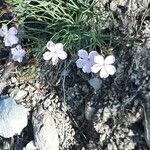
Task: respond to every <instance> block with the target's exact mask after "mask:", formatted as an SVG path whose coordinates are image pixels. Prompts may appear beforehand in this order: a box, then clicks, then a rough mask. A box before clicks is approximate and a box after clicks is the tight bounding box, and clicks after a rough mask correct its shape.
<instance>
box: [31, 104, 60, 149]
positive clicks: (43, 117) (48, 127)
mask: <svg viewBox="0 0 150 150" xmlns="http://www.w3.org/2000/svg"><path fill="white" fill-rule="evenodd" d="M32 124H33V130H34V131H33V133H34V143H35V146H36V147H37V149H40V150H59V139H58V133H57V129H56V125H55V122H54V119H53V117H52V116H51V114H50V112H49V111H48V110H44V109H43V108H42V106H39V107H36V109H35V110H34V112H33V116H32Z"/></svg>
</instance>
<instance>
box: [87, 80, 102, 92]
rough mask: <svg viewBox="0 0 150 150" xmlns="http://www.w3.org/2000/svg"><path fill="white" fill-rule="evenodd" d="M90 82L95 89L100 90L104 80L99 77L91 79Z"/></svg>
mask: <svg viewBox="0 0 150 150" xmlns="http://www.w3.org/2000/svg"><path fill="white" fill-rule="evenodd" d="M88 82H89V84H90V85H91V86H92V87H93V88H94V89H95V91H97V90H99V89H100V88H101V86H102V80H100V79H98V78H93V79H90V80H89V81H88Z"/></svg>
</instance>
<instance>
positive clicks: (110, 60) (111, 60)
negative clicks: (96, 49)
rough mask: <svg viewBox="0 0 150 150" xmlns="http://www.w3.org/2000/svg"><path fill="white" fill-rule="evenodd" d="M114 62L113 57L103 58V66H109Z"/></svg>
mask: <svg viewBox="0 0 150 150" xmlns="http://www.w3.org/2000/svg"><path fill="white" fill-rule="evenodd" d="M114 62H115V57H114V56H113V55H109V56H107V57H106V58H105V64H107V65H111V64H113V63H114Z"/></svg>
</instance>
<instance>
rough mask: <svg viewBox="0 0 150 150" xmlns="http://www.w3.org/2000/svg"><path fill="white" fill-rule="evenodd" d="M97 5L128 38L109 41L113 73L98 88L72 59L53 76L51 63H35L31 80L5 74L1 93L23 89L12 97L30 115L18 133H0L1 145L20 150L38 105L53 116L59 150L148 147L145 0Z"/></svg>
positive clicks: (149, 60) (149, 35)
mask: <svg viewBox="0 0 150 150" xmlns="http://www.w3.org/2000/svg"><path fill="white" fill-rule="evenodd" d="M98 7H100V10H103V11H104V12H106V13H107V11H108V9H111V10H112V12H113V13H115V14H116V15H117V17H116V22H115V23H114V22H112V21H111V20H109V22H108V25H109V26H108V28H109V30H112V32H114V33H116V34H121V36H124V37H127V38H129V39H130V40H129V41H125V42H122V43H118V44H116V43H117V42H116V43H113V44H112V46H115V48H114V55H115V57H116V68H117V72H116V74H115V75H114V76H112V77H109V78H107V79H105V80H103V81H102V86H101V87H100V89H99V90H98V91H95V90H94V89H93V88H92V87H91V86H90V84H89V83H88V81H87V79H90V78H92V77H93V76H92V75H85V74H83V73H82V72H81V71H80V70H78V71H77V68H76V66H75V64H74V63H71V64H70V65H69V66H68V68H66V67H65V66H64V69H65V71H66V72H68V73H67V74H66V75H63V74H62V73H60V74H61V75H58V76H56V70H55V69H54V68H50V67H49V66H44V67H43V66H42V67H41V66H39V70H40V72H39V74H38V75H37V77H36V78H35V79H25V80H23V81H21V80H20V79H17V78H16V77H11V78H9V79H8V80H7V82H8V85H9V86H7V87H6V88H5V90H4V91H3V94H9V95H10V96H11V97H15V95H16V93H17V92H18V91H19V89H22V90H25V91H27V95H26V96H25V97H24V98H23V99H20V100H16V102H17V103H21V104H22V105H24V106H25V107H26V108H28V109H29V112H30V114H29V119H28V120H29V121H28V126H27V127H26V128H25V129H24V130H23V132H22V134H21V135H19V136H14V137H12V138H10V139H4V138H2V137H1V138H0V149H1V150H4V149H15V150H22V149H23V147H25V146H26V144H27V143H29V142H30V141H32V140H34V133H33V130H32V129H33V126H32V115H33V112H34V109H35V108H38V106H40V105H43V108H44V109H45V110H49V111H50V114H51V116H52V117H53V118H54V122H55V125H56V129H57V132H58V137H59V145H60V150H148V149H149V148H148V146H149V145H150V140H149V136H150V134H149V133H148V132H146V131H149V128H150V124H149V123H150V121H149V119H148V118H149V116H150V112H149V108H150V107H149V99H150V94H149V91H150V80H149V77H150V57H149V56H150V19H149V18H150V16H149V14H150V13H149V11H150V10H149V9H150V2H148V0H147V1H146V0H145V1H140V0H139V1H110V0H109V1H103V2H100V3H99V5H98ZM66 64H69V63H68V62H66ZM62 71H63V70H62ZM51 72H52V73H51ZM53 77H57V78H56V80H53ZM14 80H15V81H14Z"/></svg>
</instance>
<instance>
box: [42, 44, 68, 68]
mask: <svg viewBox="0 0 150 150" xmlns="http://www.w3.org/2000/svg"><path fill="white" fill-rule="evenodd" d="M46 47H47V49H48V50H49V51H46V52H45V53H44V54H43V58H44V60H50V59H52V64H53V65H56V64H57V63H58V60H59V59H61V60H64V59H66V58H67V53H66V52H65V51H64V50H63V44H62V43H56V44H55V43H53V42H52V41H49V42H48V43H47V45H46Z"/></svg>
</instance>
